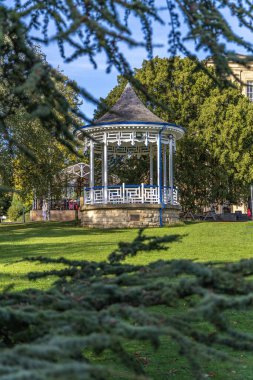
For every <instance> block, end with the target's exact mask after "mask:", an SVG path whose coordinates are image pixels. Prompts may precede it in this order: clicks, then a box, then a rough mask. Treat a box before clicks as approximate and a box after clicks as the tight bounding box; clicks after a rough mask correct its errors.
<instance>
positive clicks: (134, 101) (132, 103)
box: [93, 83, 167, 125]
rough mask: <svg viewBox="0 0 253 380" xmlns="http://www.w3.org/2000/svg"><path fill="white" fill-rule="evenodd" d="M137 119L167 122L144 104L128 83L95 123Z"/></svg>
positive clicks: (149, 121) (133, 120)
mask: <svg viewBox="0 0 253 380" xmlns="http://www.w3.org/2000/svg"><path fill="white" fill-rule="evenodd" d="M135 121H137V122H144V123H145V122H148V123H159V124H160V123H167V122H165V121H164V120H162V119H160V117H158V116H156V115H155V114H153V112H151V111H150V110H149V109H148V108H146V107H145V106H144V104H143V103H142V101H141V100H140V99H139V98H138V96H137V95H136V93H135V91H134V90H133V88H132V87H131V85H130V84H129V83H128V84H127V85H126V87H125V89H124V91H123V93H122V94H121V96H120V98H119V100H118V101H117V102H116V103H115V104H114V106H113V107H112V108H111V109H110V111H108V112H107V113H106V114H105V115H103V116H102V117H100V118H99V119H97V120H94V122H93V125H96V124H100V123H102V124H110V123H122V122H135Z"/></svg>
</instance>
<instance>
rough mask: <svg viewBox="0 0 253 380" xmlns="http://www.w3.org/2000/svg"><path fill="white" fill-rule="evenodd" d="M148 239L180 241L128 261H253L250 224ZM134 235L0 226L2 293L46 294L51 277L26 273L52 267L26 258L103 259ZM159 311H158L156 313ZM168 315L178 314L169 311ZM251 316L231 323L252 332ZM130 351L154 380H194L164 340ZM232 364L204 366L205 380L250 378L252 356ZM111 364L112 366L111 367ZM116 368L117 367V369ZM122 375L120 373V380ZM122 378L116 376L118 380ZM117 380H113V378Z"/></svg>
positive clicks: (56, 226)
mask: <svg viewBox="0 0 253 380" xmlns="http://www.w3.org/2000/svg"><path fill="white" fill-rule="evenodd" d="M145 233H146V234H147V235H155V236H162V235H164V234H173V235H179V236H180V240H179V241H177V242H174V243H173V244H171V246H169V247H168V250H167V251H160V252H148V253H140V254H139V255H138V256H137V257H136V258H134V259H129V261H132V262H134V263H136V264H137V263H138V264H140V263H141V264H145V263H148V262H151V261H155V260H157V259H161V258H163V259H166V260H169V259H175V258H177V259H179V258H182V259H183V258H187V259H194V260H199V261H203V262H206V261H221V262H224V261H226V262H230V261H237V260H240V259H242V258H249V257H253V223H252V222H248V223H192V222H189V223H186V224H182V225H179V226H174V227H165V228H160V229H159V228H155V229H149V230H146V232H145ZM136 234H137V230H110V231H107V230H89V229H84V228H81V227H76V226H74V225H73V224H72V223H50V224H49V223H33V224H32V223H28V224H26V225H22V224H15V225H4V224H0V274H1V277H0V289H3V288H4V287H6V286H8V285H9V284H11V283H13V284H14V285H15V289H17V290H22V289H24V288H27V287H37V288H41V289H46V288H48V287H50V285H51V283H52V279H51V278H45V279H43V280H39V281H37V282H35V283H34V282H32V283H31V282H29V281H28V280H27V278H26V274H27V273H28V272H29V271H43V270H45V269H50V268H52V267H53V266H52V265H42V264H38V263H31V262H26V261H21V260H22V259H23V258H24V257H27V256H47V257H61V256H65V257H68V258H72V259H84V260H104V259H106V257H107V256H108V254H109V253H110V252H112V251H113V250H114V249H115V248H116V247H117V244H118V242H119V241H131V240H133V238H134V237H135V236H136ZM158 310H159V311H161V312H163V309H162V308H158ZM171 312H172V313H175V312H180V311H178V310H176V311H175V310H171ZM252 317H253V316H252V313H248V312H240V313H239V312H236V311H235V312H234V313H232V314H231V318H232V321H233V323H234V324H236V325H237V326H238V327H239V328H240V329H242V330H243V331H251V332H252V333H253V318H252ZM128 349H129V351H131V352H133V353H134V355H135V356H136V360H138V361H140V362H141V363H143V365H144V367H145V368H146V369H147V373H148V374H149V375H150V376H152V377H153V378H154V379H156V380H165V379H176V380H188V379H192V377H191V373H190V369H189V364H188V363H187V362H186V361H185V360H184V359H182V358H181V357H180V356H179V355H178V352H177V346H176V344H175V343H172V342H170V341H169V339H165V338H163V339H162V344H161V347H160V349H159V350H158V351H156V352H154V351H153V350H152V348H151V347H149V346H148V345H147V344H140V343H131V344H129V343H128ZM232 356H233V357H235V358H236V359H237V363H235V362H229V361H226V362H223V363H221V362H220V361H213V362H208V361H207V362H206V363H205V367H206V373H207V378H215V379H218V380H225V379H231V380H250V379H253V355H251V354H249V353H240V354H238V353H232ZM96 360H99V361H101V362H103V363H104V362H107V363H112V362H113V363H114V358H113V357H112V356H111V354H109V353H105V354H104V355H103V356H101V357H100V358H99V359H96ZM114 364H115V363H114ZM118 368H120V365H118ZM124 371H125V370H124V369H123V368H122V378H123V374H124V373H125V372H124ZM118 379H120V378H119V377H118V378H117V380H118ZM115 380H116V379H115Z"/></svg>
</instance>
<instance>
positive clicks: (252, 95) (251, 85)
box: [247, 80, 253, 102]
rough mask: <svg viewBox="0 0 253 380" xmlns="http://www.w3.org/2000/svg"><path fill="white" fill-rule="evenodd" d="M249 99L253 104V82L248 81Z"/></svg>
mask: <svg viewBox="0 0 253 380" xmlns="http://www.w3.org/2000/svg"><path fill="white" fill-rule="evenodd" d="M247 97H248V98H249V100H250V101H251V102H253V80H248V81H247Z"/></svg>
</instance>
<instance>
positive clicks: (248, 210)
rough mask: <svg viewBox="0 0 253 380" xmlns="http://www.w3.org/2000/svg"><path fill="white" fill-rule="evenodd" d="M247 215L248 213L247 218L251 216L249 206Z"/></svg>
mask: <svg viewBox="0 0 253 380" xmlns="http://www.w3.org/2000/svg"><path fill="white" fill-rule="evenodd" d="M247 215H248V218H251V210H250V208H248V210H247Z"/></svg>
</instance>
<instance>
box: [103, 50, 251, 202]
mask: <svg viewBox="0 0 253 380" xmlns="http://www.w3.org/2000/svg"><path fill="white" fill-rule="evenodd" d="M208 70H209V71H210V73H211V74H212V75H214V72H213V68H208ZM135 75H136V78H137V79H138V80H139V81H140V82H141V83H142V85H143V86H144V88H145V89H146V92H147V93H148V94H149V95H150V97H152V98H153V99H154V103H151V102H150V101H149V99H147V97H145V96H144V95H143V94H142V93H141V92H139V96H140V97H141V98H142V101H143V102H144V104H145V105H146V106H147V107H148V108H149V109H150V110H151V111H153V112H154V113H155V114H156V115H158V116H159V117H161V118H162V119H163V120H165V121H170V122H175V123H177V124H179V125H182V126H183V127H185V128H186V135H185V137H184V138H183V140H182V141H180V142H179V143H178V149H177V154H176V171H175V180H176V184H177V185H178V187H179V189H180V191H181V198H182V204H183V206H184V207H185V208H194V207H196V206H197V207H201V206H205V205H209V204H210V203H214V202H218V203H222V202H224V201H225V200H229V201H231V202H234V203H235V202H238V201H240V200H241V199H247V192H248V186H249V184H250V183H251V182H252V180H253V173H252V167H253V155H252V150H251V147H252V142H253V141H252V115H253V107H252V104H251V103H250V102H249V101H248V99H247V98H245V97H244V96H243V95H241V93H240V90H239V89H238V88H231V87H229V88H220V87H219V86H218V84H217V83H216V82H214V81H213V80H212V79H211V78H210V76H208V75H207V74H206V73H205V72H204V71H203V70H201V69H200V67H199V64H198V62H197V61H195V60H192V59H189V58H184V59H181V58H179V57H175V58H174V59H173V61H172V60H169V59H166V58H164V59H161V58H158V57H156V58H154V59H153V60H151V61H144V62H143V65H142V68H141V69H138V70H136V73H135ZM125 84H126V81H125V80H124V79H123V78H119V84H118V86H116V87H115V88H114V89H113V90H112V91H111V92H110V93H109V94H108V97H107V98H106V99H101V101H102V102H105V103H106V104H107V106H108V107H111V106H112V105H113V104H114V103H115V102H116V101H117V99H118V97H119V95H120V94H121V92H122V91H123V88H124V86H125ZM154 104H156V105H154ZM104 112H105V111H104V110H103V109H102V108H101V107H100V108H98V109H97V111H96V112H95V118H97V117H100V116H101V115H102V114H103V113H104ZM121 165H122V163H121V160H120V159H118V160H117V162H116V165H115V171H116V172H117V174H118V175H120V173H121ZM143 165H145V164H144V163H143V162H142V161H141V162H140V171H142V172H143V171H144V172H146V173H148V170H149V169H148V165H149V164H148V162H147V161H146V168H145V170H143ZM130 166H131V163H130ZM130 166H129V167H130ZM126 172H127V171H126ZM128 172H129V173H130V175H131V176H133V171H131V170H128ZM138 178H139V172H138V169H137V170H136V174H135V181H136V180H137V181H138V182H139V180H138Z"/></svg>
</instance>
